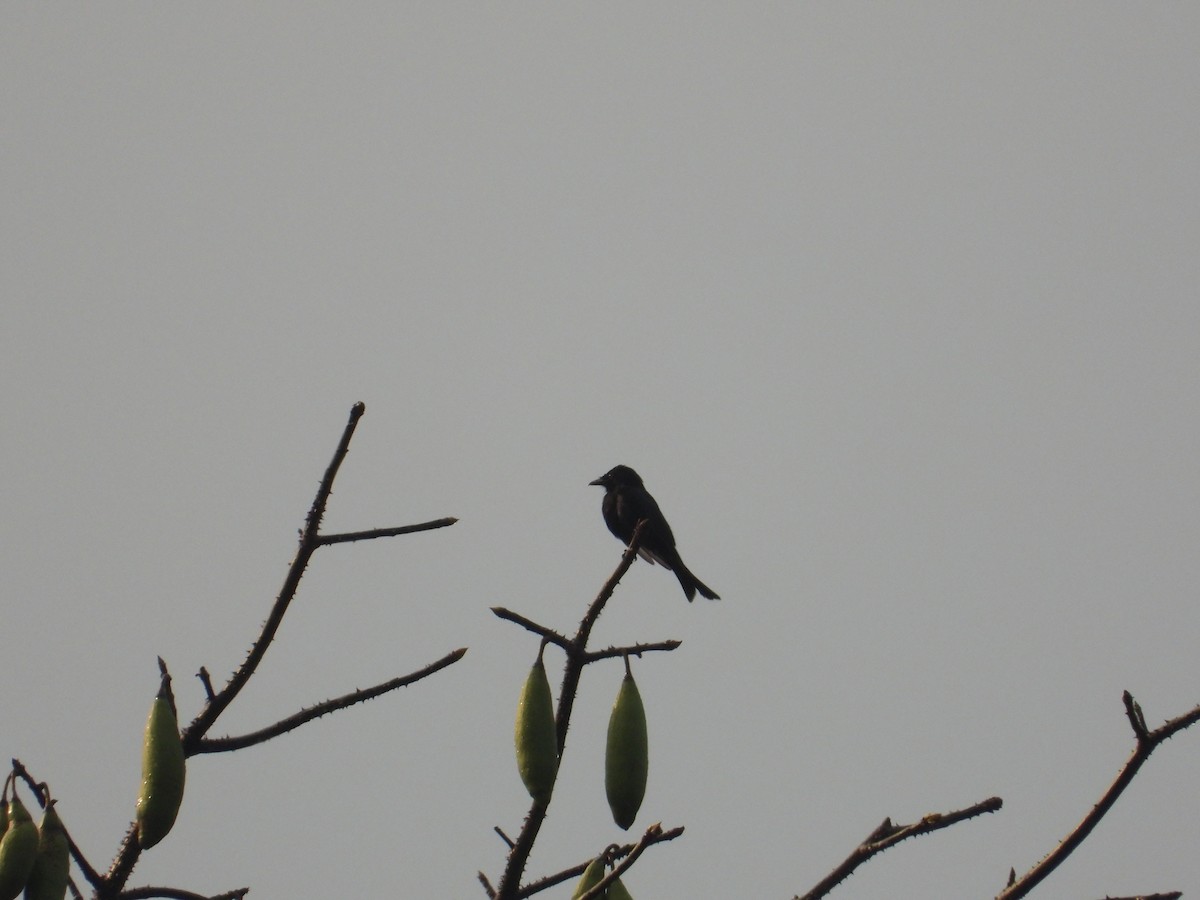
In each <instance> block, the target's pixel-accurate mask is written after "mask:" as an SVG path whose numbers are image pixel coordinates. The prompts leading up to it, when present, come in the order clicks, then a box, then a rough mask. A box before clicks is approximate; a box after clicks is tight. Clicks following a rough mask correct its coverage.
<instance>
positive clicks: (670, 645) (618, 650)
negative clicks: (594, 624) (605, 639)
mask: <svg viewBox="0 0 1200 900" xmlns="http://www.w3.org/2000/svg"><path fill="white" fill-rule="evenodd" d="M682 646H683V641H675V640H670V641H657V642H655V643H652V644H634V645H632V646H630V647H609V648H608V649H606V650H589V651H588V652H587V653H585V654H584V655H583V658H584V661H585V662H596V661H597V660H600V659H612V658H613V657H627V656H641V655H642V654H643V653H650V652H651V651H654V650H677V649H678V648H679V647H682Z"/></svg>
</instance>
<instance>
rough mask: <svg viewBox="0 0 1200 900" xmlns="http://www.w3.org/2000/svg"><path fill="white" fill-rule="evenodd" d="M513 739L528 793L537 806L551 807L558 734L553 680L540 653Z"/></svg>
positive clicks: (527, 683)
mask: <svg viewBox="0 0 1200 900" xmlns="http://www.w3.org/2000/svg"><path fill="white" fill-rule="evenodd" d="M513 738H514V741H515V743H516V747H517V770H518V771H519V772H520V773H521V781H523V782H524V783H525V789H526V790H527V791H529V796H530V797H532V798H533V799H534V800H536V801H537V802H538V803H541V804H546V803H549V802H550V792H551V791H552V790H553V789H554V778H555V776H556V775H557V774H558V734H557V732H556V730H555V727H554V700H553V698H551V696H550V680H549V679H548V678H547V677H546V666H545V665H544V664H543V663H542V655H541V653H540V652H539V653H538V658H537V662H535V663H534V664H533V668H531V669H530V670H529V677H527V678H526V679H525V686H524V687H523V688H521V699H520V700H519V701H518V703H517V721H516V726H515V727H514V729H513Z"/></svg>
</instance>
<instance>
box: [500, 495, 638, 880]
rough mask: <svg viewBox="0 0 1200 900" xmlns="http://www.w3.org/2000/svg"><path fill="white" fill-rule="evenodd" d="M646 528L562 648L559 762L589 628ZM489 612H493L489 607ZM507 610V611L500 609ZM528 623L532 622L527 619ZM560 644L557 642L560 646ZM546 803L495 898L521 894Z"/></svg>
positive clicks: (530, 821) (533, 810)
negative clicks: (563, 651) (522, 877)
mask: <svg viewBox="0 0 1200 900" xmlns="http://www.w3.org/2000/svg"><path fill="white" fill-rule="evenodd" d="M645 527H646V520H644V519H643V520H642V521H640V522H638V525H637V528H635V529H634V531H633V537H632V539H631V540H630V541H629V546H628V547H626V548H625V552H624V553H622V554H621V562H620V563H619V564H618V565H617V567H616V569H614V570H613V573H612V575H610V576H609V577H608V580H607V581H606V582H605V583H604V586H603V587H602V588H601V589H600V593H599V594H597V595H596V599H595V600H593V601H592V603H591V605H590V606H589V607H588V609H587V612H586V613H584V616H583V620H582V621H581V622H580V623H579V630H578V631H577V632H576V633H575V637H574V638H573V639H572V640H570V641H569V642H568V644H567V646H566V647H564V648H563V649H564V650H565V651H566V656H567V662H566V666H565V667H564V669H563V680H562V688H561V690H560V692H559V696H558V710H557V712H556V714H555V717H554V722H555V730H556V732H557V736H558V758H559V760H560V761H561V760H562V755H563V751H564V749H565V748H566V744H567V729H568V728H569V727H570V724H571V710H572V708H573V707H574V705H575V693H576V691H578V689H579V678H580V676H581V675H582V674H583V667H584V665H586V663H587V659H586V650H587V642H588V638H589V637H590V636H591V633H592V628H593V626H595V624H596V620H597V619H599V618H600V613H601V612H603V611H604V605H605V604H606V603H608V600H609V598H610V597H612V594H613V591H614V590H616V587H617V585H618V584H620V582H621V578H622V577H623V576H624V575H625V573H626V572H628V571H629V567H630V566H632V565H633V561H634V560H635V559H637V549H638V547H640V546H641V543H642V533H643V531H644V530H645ZM493 612H496V611H495V610H493ZM504 612H507V610H504ZM496 615H498V616H501V618H510V619H511V615H510V616H503V615H501V613H500V612H496ZM527 622H528V620H524V621H523V622H520V623H519V624H522V625H524V626H525V627H528V625H527V624H526V623H527ZM528 624H533V623H531V622H528ZM538 627H540V626H538ZM542 636H543V637H545V638H547V640H553V638H550V637H549V636H548V635H542ZM560 646H561V645H560ZM546 809H547V804H542V803H538V802H537V801H536V800H535V801H534V802H533V804H532V805H531V806H530V807H529V812H528V814H527V815H526V816H525V822H524V824H523V825H522V826H521V833H520V834H519V835H517V839H516V841H515V843H514V845H513V848H512V851H511V852H510V853H509V854H508V861H507V864H506V865H505V867H504V874H503V875H502V876H501V878H500V885H499V887H498V888H497V889H496V896H497V898H498V900H517V898H518V897H520V896H522V895H521V893H520V889H521V875H522V874H523V873H524V871H525V864H526V863H527V862H528V861H529V854H530V853H531V852H532V851H533V844H534V842H535V841H536V840H537V836H538V832H539V831H540V830H541V827H542V823H543V822H544V821H545V819H546Z"/></svg>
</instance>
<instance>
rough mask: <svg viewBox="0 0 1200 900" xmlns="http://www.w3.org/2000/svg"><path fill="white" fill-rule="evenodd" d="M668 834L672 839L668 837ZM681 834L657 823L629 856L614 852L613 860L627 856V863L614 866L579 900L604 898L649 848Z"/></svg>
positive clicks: (680, 830)
mask: <svg viewBox="0 0 1200 900" xmlns="http://www.w3.org/2000/svg"><path fill="white" fill-rule="evenodd" d="M668 834H669V835H670V837H666V835H668ZM681 834H683V829H682V828H672V829H671V831H669V832H664V831H663V828H662V823H661V822H655V823H654V824H653V825H651V826H650V827H649V828H647V829H646V833H645V834H643V835H642V838H641V840H639V841H638V842H637V843H636V844H634V845H633V847H632V848H630V849H629V852H628V855H625V854H624V853H623V852H622V851H621V849H619V848H618V849H616V850H615V851H614V852H613V854H612V857H613V858H619V857H620V856H623V855H625V861H624V862H623V863H621V864H620V865H618V866H614V867H613V870H612V871H611V872H608V873H607V874H606V875H605V876H604V877H603V878H602V879H601V880H600V881H598V882H597V883H596V884H595V885H594V886H593V887H592V888H590V889H589V890H587V891H585V892H584V893H583V894H581V895H580V897H579V900H596V898H599V897H603V896H604V894H605V892H606V891H607V890H608V887H609V885H611V884H612V883H613V882H614V881H616V880H617V879H618V878H620V877H621V876H622V875H623V874H625V873H626V872H628V871H629V869H630V867H632V866H633V864H634V863H635V862H637V858H638V857H639V856H641V855H642V853H643V852H644V851H645V849H646V848H647V847H649V846H651V845H653V844H659V843H662V842H663V841H669V840H672V839H674V838H677V837H679V835H681Z"/></svg>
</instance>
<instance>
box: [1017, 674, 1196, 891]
mask: <svg viewBox="0 0 1200 900" xmlns="http://www.w3.org/2000/svg"><path fill="white" fill-rule="evenodd" d="M1121 700H1122V702H1123V703H1124V704H1125V715H1126V717H1127V718H1128V719H1129V725H1130V727H1131V728H1132V729H1133V734H1134V738H1135V739H1136V743H1135V744H1134V748H1133V753H1132V754H1130V756H1129V759H1128V760H1126V762H1125V765H1124V766H1122V767H1121V771H1120V772H1118V773H1117V777H1116V780H1114V781H1113V783H1112V784H1111V785H1109V788H1108V790H1106V791H1105V792H1104V794H1103V796H1101V798H1100V800H1099V802H1098V803H1096V805H1095V806H1093V807H1092V808H1091V809H1089V810H1088V812H1087V815H1085V816H1084V817H1083V820H1082V821H1080V823H1079V824H1078V825H1076V826H1075V828H1073V829H1072V830H1071V833H1070V834H1068V835H1067V836H1066V837H1065V838H1063V839H1062V840H1061V841H1060V842H1059V844H1058V846H1056V847H1055V848H1054V849H1053V850H1051V851H1050V852H1049V853H1047V854H1046V855H1045V856H1044V857H1043V858H1042V859H1041V861H1040V862H1038V863H1037V865H1035V866H1034V867H1033V868H1031V869H1030V870H1029V871H1028V872H1026V873H1025V874H1024V875H1022V876H1021V877H1020V878H1016V879H1012V878H1010V880H1009V884H1008V885H1007V886H1006V887H1005V888H1004V890H1002V891H1001V892H1000V893H999V894H997V895H996V900H1016V898H1018V897H1024V896H1026V895H1027V894H1028V893H1029V892H1030V891H1032V890H1033V889H1034V888H1035V887H1036V886H1037V885H1038V884H1039V883H1041V881H1042V880H1043V879H1044V878H1045V877H1046V876H1047V875H1049V874H1050V873H1051V872H1053V871H1054V870H1055V869H1056V868H1058V867H1059V865H1061V864H1062V862H1063V860H1065V859H1066V858H1067V857H1068V856H1070V855H1071V854H1072V853H1073V852H1074V851H1075V848H1077V847H1078V846H1079V845H1080V844H1082V843H1083V841H1084V839H1085V838H1086V837H1087V836H1088V835H1089V834H1091V833H1092V829H1093V828H1095V827H1096V825H1097V824H1098V823H1099V822H1100V820H1101V819H1102V818H1104V816H1105V814H1106V813H1107V812H1108V811H1109V810H1110V809H1112V807H1113V804H1114V803H1116V802H1117V798H1118V797H1120V796H1121V794H1122V792H1124V790H1125V788H1127V787H1129V784H1130V782H1132V781H1133V777H1134V776H1135V775H1136V774H1137V773H1138V769H1140V768H1141V767H1142V763H1144V762H1145V761H1146V760H1147V759H1149V758H1150V754H1151V753H1153V752H1154V751H1155V749H1156V748H1157V747H1158V745H1159V744H1161V743H1162V742H1163V741H1165V740H1167V739H1168V738H1171V737H1174V736H1175V735H1176V734H1178V733H1179V732H1180V731H1183V729H1185V728H1188V727H1190V726H1192V725H1194V724H1196V722H1198V721H1200V706H1197V707H1195V708H1194V709H1192V710H1191V711H1189V712H1186V713H1184V714H1183V715H1181V716H1176V717H1175V718H1174V719H1171V720H1169V721H1167V722H1164V723H1163V724H1162V725H1161V726H1159V727H1158V728H1156V729H1154V730H1153V731H1151V730H1150V729H1149V728H1148V727H1147V726H1146V718H1145V716H1144V715H1143V714H1142V708H1141V706H1140V705H1139V704H1138V702H1137V701H1136V700H1134V699H1133V695H1132V694H1130V693H1129V691H1125V693H1124V694H1122V696H1121Z"/></svg>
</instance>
